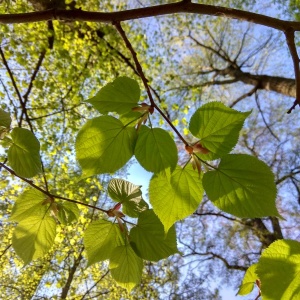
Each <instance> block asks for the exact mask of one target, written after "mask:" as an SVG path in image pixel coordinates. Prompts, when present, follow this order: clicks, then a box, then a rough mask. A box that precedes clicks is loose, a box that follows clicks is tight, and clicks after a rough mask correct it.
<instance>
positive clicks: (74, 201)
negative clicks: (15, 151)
mask: <svg viewBox="0 0 300 300" xmlns="http://www.w3.org/2000/svg"><path fill="white" fill-rule="evenodd" d="M0 167H3V168H4V169H5V170H7V171H8V172H9V173H10V174H11V175H13V176H16V177H18V178H20V179H21V180H23V181H25V182H27V183H28V184H29V185H31V186H32V187H34V188H35V189H36V190H38V191H40V192H41V193H43V194H45V195H46V196H48V197H49V198H52V199H53V198H56V199H60V200H64V201H68V202H72V203H76V204H79V205H83V206H86V207H89V208H93V209H96V210H100V211H102V212H105V213H108V210H105V209H102V208H99V207H97V206H94V205H90V204H87V203H83V202H80V201H76V200H73V199H69V198H66V197H62V196H58V195H54V194H51V193H49V192H48V191H45V190H43V189H42V188H41V187H39V186H37V185H36V184H34V183H33V182H32V180H29V179H27V178H24V177H22V176H19V175H17V174H16V173H15V171H13V170H12V169H10V168H9V167H8V166H6V165H5V164H3V163H0Z"/></svg>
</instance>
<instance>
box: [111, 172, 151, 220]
mask: <svg viewBox="0 0 300 300" xmlns="http://www.w3.org/2000/svg"><path fill="white" fill-rule="evenodd" d="M108 194H109V196H110V197H111V198H112V199H113V200H114V201H116V202H120V203H122V205H123V209H122V211H123V213H124V214H125V215H128V216H129V217H133V218H137V217H138V216H139V213H141V212H142V211H144V210H146V209H148V208H149V207H148V204H147V203H146V202H145V201H144V200H143V197H142V191H141V186H140V185H134V184H133V183H131V182H129V181H126V180H123V179H116V178H114V179H112V180H111V181H110V182H109V184H108Z"/></svg>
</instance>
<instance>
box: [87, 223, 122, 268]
mask: <svg viewBox="0 0 300 300" xmlns="http://www.w3.org/2000/svg"><path fill="white" fill-rule="evenodd" d="M119 241H120V229H119V228H118V225H117V224H113V223H112V222H109V221H106V220H98V221H95V222H92V223H91V224H90V225H89V226H88V228H87V230H86V231H85V233H84V242H83V243H84V247H85V250H86V253H87V257H88V265H89V266H90V265H92V264H94V263H96V262H98V261H103V260H106V259H109V258H110V256H111V252H112V251H113V249H114V248H116V247H117V246H120V242H119Z"/></svg>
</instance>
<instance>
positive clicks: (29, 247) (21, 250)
mask: <svg viewBox="0 0 300 300" xmlns="http://www.w3.org/2000/svg"><path fill="white" fill-rule="evenodd" d="M55 235H56V222H55V220H54V219H53V218H52V217H50V216H44V217H43V218H41V217H40V216H32V217H29V218H26V219H24V220H23V221H21V222H20V223H19V224H18V226H17V227H16V228H15V230H14V233H13V238H12V245H13V248H14V249H15V251H16V253H17V255H18V256H20V257H21V259H22V260H23V261H24V263H25V264H28V263H30V262H31V261H32V260H34V259H37V258H40V257H43V256H44V255H45V254H46V253H47V252H48V251H49V250H50V248H51V247H52V245H53V243H54V239H55Z"/></svg>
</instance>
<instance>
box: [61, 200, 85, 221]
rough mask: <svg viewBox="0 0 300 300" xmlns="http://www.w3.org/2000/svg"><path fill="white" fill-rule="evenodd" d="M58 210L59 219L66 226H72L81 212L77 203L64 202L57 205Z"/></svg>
mask: <svg viewBox="0 0 300 300" xmlns="http://www.w3.org/2000/svg"><path fill="white" fill-rule="evenodd" d="M57 209H58V213H57V217H58V219H59V221H60V222H61V223H62V224H64V225H67V224H70V223H72V222H73V221H76V220H77V219H78V218H79V214H80V211H79V208H78V206H77V205H76V204H75V203H71V202H67V201H64V202H61V203H58V204H57Z"/></svg>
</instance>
